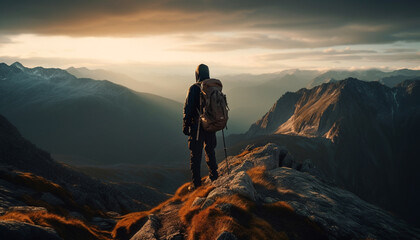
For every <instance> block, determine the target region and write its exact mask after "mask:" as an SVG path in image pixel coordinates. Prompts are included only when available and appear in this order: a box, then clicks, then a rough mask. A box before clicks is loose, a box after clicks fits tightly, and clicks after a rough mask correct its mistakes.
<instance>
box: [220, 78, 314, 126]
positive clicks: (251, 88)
mask: <svg viewBox="0 0 420 240" xmlns="http://www.w3.org/2000/svg"><path fill="white" fill-rule="evenodd" d="M318 73H319V72H317V71H307V70H293V71H284V72H281V73H278V74H266V75H263V76H264V78H262V77H261V76H255V78H256V79H257V77H258V78H260V79H257V80H256V81H255V83H254V84H253V85H249V84H241V82H237V84H236V86H231V89H230V90H228V91H226V94H227V98H228V104H229V107H230V109H231V111H230V113H229V114H230V119H229V120H230V121H231V122H232V123H231V124H230V125H229V126H230V130H229V131H230V132H233V133H238V132H244V131H246V129H247V128H248V127H249V125H250V124H252V123H253V122H255V121H256V120H257V119H258V117H259V116H261V115H263V114H264V113H265V112H266V110H267V106H270V105H271V104H272V103H273V102H274V101H276V100H277V99H278V96H279V95H281V94H283V93H285V92H287V91H296V90H298V89H300V88H302V87H305V86H306V85H307V84H308V82H309V81H310V80H311V79H312V78H313V77H315V76H316V75H317V74H318ZM229 80H230V79H229V78H228V77H226V80H225V82H229ZM222 81H223V79H222ZM261 82H262V83H261Z"/></svg>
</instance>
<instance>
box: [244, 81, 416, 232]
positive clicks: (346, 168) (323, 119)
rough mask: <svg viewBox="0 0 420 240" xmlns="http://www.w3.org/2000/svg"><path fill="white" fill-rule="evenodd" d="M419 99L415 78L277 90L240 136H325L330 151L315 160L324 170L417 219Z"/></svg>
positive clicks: (365, 195) (362, 193) (349, 186)
mask: <svg viewBox="0 0 420 240" xmlns="http://www.w3.org/2000/svg"><path fill="white" fill-rule="evenodd" d="M419 102H420V88H419V81H415V80H413V81H405V82H403V83H402V84H400V85H398V86H397V87H395V88H392V89H391V88H389V87H386V86H384V85H381V84H380V83H378V82H364V81H359V80H357V79H346V80H343V81H340V82H335V83H328V84H322V85H320V86H318V87H315V88H312V89H309V90H308V89H301V90H299V91H298V92H296V93H287V94H285V95H283V96H282V97H281V98H280V99H279V100H278V101H277V102H276V104H275V105H274V106H273V107H272V109H271V110H270V111H269V112H268V113H267V114H266V115H265V116H264V117H263V118H262V119H260V120H259V121H257V122H256V123H255V124H254V125H252V126H251V128H250V129H249V131H248V132H247V136H248V138H251V137H255V136H258V135H269V134H288V135H300V136H306V137H311V138H313V137H321V138H324V139H329V140H330V141H331V142H332V143H333V144H332V145H331V148H332V151H333V155H332V156H325V158H324V160H320V162H319V163H317V164H318V165H319V167H320V168H321V169H322V170H323V171H324V172H325V173H326V174H327V175H329V176H331V177H332V179H334V180H335V181H336V182H337V184H339V185H340V186H343V187H345V188H346V189H349V190H350V191H352V192H354V193H356V194H358V195H359V196H361V197H362V198H364V199H366V200H368V201H371V202H373V203H376V204H379V205H380V206H382V207H384V208H386V209H389V210H392V211H394V212H395V213H397V214H399V215H402V216H404V217H405V218H406V219H409V220H410V221H412V223H414V224H416V225H417V224H418V220H417V218H416V217H415V216H416V214H418V213H420V208H419V207H418V206H417V204H416V202H418V201H419V200H420V196H419V195H420V194H419V193H418V192H417V190H416V186H417V185H418V184H420V178H419V176H418V174H417V172H416V170H414V169H417V168H418V167H420V163H419V162H418V161H417V160H416V158H417V154H416V153H415V151H416V148H417V147H416V146H418V144H419V137H418V136H420V126H419V124H418V122H420V106H419ZM395 202H399V203H400V204H395Z"/></svg>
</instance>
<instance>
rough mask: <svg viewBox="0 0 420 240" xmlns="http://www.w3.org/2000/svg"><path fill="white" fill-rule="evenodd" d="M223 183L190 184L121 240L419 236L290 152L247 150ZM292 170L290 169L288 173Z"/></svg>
mask: <svg viewBox="0 0 420 240" xmlns="http://www.w3.org/2000/svg"><path fill="white" fill-rule="evenodd" d="M228 160H229V163H230V165H229V170H228V168H227V166H226V163H225V162H223V163H221V164H220V165H219V167H220V173H221V176H220V178H219V179H218V180H216V181H214V182H212V183H211V182H209V181H208V180H205V181H204V183H205V184H204V185H203V186H202V187H200V188H198V189H197V190H195V191H194V192H188V190H187V187H188V184H185V185H184V186H182V187H181V188H180V189H179V190H178V191H177V193H176V194H175V195H174V197H173V198H171V199H169V200H168V201H167V202H164V203H162V204H161V205H159V206H157V207H156V208H154V209H153V210H151V211H148V212H138V213H132V214H129V215H126V216H124V217H123V218H122V220H120V222H118V223H117V226H116V228H115V229H114V231H113V234H114V237H115V238H117V239H133V240H135V239H290V238H293V239H326V238H328V239H365V238H372V239H395V238H398V239H415V238H418V237H419V236H420V235H419V231H418V230H416V229H413V228H411V227H409V226H408V225H406V224H405V223H404V222H403V221H401V220H399V219H396V218H395V217H393V216H392V215H390V214H388V213H387V212H385V211H384V210H382V209H380V208H378V207H376V206H374V205H371V204H369V203H367V202H365V201H363V200H361V199H360V198H359V197H357V196H356V195H354V194H352V193H350V192H348V191H346V190H343V189H340V188H338V187H336V186H333V185H331V183H328V182H327V181H325V180H324V179H323V178H322V175H321V174H320V172H319V169H317V168H315V167H314V165H313V163H312V162H311V161H306V162H304V164H302V165H299V164H296V163H295V162H294V160H293V158H292V157H291V155H290V153H288V152H286V151H285V149H284V148H283V147H279V146H277V145H275V144H267V145H265V146H263V147H258V148H254V149H253V148H248V149H246V150H245V151H244V152H242V153H241V154H240V155H237V156H235V157H229V159H228ZM288 166H289V167H288Z"/></svg>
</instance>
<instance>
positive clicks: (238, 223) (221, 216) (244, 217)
mask: <svg viewBox="0 0 420 240" xmlns="http://www.w3.org/2000/svg"><path fill="white" fill-rule="evenodd" d="M216 203H217V204H220V203H230V204H232V206H231V207H230V215H227V214H226V213H225V212H223V211H221V210H220V209H219V208H217V207H216V204H213V205H212V206H210V207H208V208H207V209H205V210H203V211H201V212H199V213H198V214H196V215H195V216H193V218H192V220H191V223H190V224H189V228H188V237H189V239H194V240H205V239H216V238H217V237H218V236H219V235H220V234H221V233H222V232H224V231H228V232H232V233H233V234H234V235H236V236H237V237H238V238H239V239H244V240H248V239H249V240H257V239H288V238H287V236H286V235H285V233H281V232H277V231H276V230H275V229H274V228H273V227H272V226H271V225H270V224H269V223H268V222H266V221H265V220H264V219H261V218H258V217H256V216H255V215H254V214H253V213H252V209H254V208H255V203H253V202H251V201H249V200H247V199H246V198H244V197H241V196H239V195H233V196H229V197H224V198H220V199H217V201H216Z"/></svg>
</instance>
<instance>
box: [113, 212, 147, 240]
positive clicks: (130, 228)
mask: <svg viewBox="0 0 420 240" xmlns="http://www.w3.org/2000/svg"><path fill="white" fill-rule="evenodd" d="M148 215H149V211H146V212H135V213H129V214H127V215H124V216H123V217H122V219H121V220H120V221H118V223H117V224H116V225H115V227H114V230H113V231H112V238H113V239H130V238H131V237H132V235H134V233H136V232H137V231H138V230H140V228H141V227H142V226H143V225H144V224H145V223H146V221H147V216H148Z"/></svg>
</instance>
